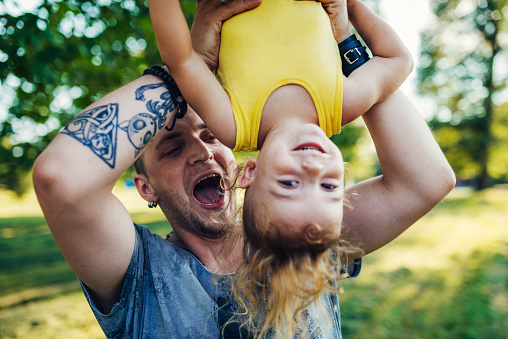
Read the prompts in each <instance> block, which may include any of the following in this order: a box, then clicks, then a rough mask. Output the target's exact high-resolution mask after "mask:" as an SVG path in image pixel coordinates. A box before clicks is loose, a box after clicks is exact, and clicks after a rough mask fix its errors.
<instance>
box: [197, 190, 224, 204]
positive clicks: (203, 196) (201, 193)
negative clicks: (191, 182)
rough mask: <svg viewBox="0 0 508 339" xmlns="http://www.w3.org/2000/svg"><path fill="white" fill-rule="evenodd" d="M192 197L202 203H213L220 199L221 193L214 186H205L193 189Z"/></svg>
mask: <svg viewBox="0 0 508 339" xmlns="http://www.w3.org/2000/svg"><path fill="white" fill-rule="evenodd" d="M194 197H195V198H196V199H197V200H198V201H199V202H200V203H202V204H205V205H214V204H216V203H218V202H219V201H220V199H221V195H220V193H219V191H218V190H217V187H214V186H205V187H202V188H200V189H196V190H195V191H194Z"/></svg>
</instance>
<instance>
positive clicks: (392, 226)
mask: <svg viewBox="0 0 508 339" xmlns="http://www.w3.org/2000/svg"><path fill="white" fill-rule="evenodd" d="M363 119H364V121H365V123H366V125H367V128H368V129H369V132H370V134H371V136H372V138H373V141H374V144H375V146H376V151H377V154H378V158H379V163H380V165H381V169H382V172H383V175H382V176H379V177H376V178H372V179H369V180H366V181H363V182H360V183H358V184H356V185H354V186H353V187H351V188H350V189H348V190H347V193H354V196H352V197H351V198H350V199H351V203H352V206H353V208H352V209H351V210H348V209H347V208H346V209H345V210H344V223H345V226H344V227H345V228H344V235H345V237H346V239H347V240H349V241H350V242H352V243H353V244H354V245H357V246H359V247H360V248H361V249H362V250H363V251H364V252H365V254H367V253H370V252H372V251H374V250H376V249H378V248H380V247H382V246H384V245H386V244H387V243H389V242H390V241H392V240H393V239H395V238H396V237H398V236H399V235H400V234H401V233H402V232H404V231H405V230H406V229H407V228H408V227H410V226H411V225H412V224H413V223H415V222H416V221H417V220H418V219H420V218H421V217H422V216H424V215H425V214H426V213H428V212H429V211H430V210H431V209H432V208H434V206H436V205H437V204H438V203H439V202H440V201H441V200H442V199H443V198H444V197H445V196H446V195H447V194H448V193H449V192H450V191H451V190H452V188H453V187H454V185H455V175H454V173H453V171H452V169H451V167H450V165H449V164H448V161H447V160H446V158H445V157H444V155H443V153H442V152H441V149H440V148H439V146H438V144H437V143H436V141H435V140H434V138H433V136H432V134H431V132H430V130H429V128H428V127H427V125H426V123H425V121H424V120H423V118H422V117H421V116H420V114H419V113H418V112H417V110H416V109H415V107H414V106H413V104H412V103H411V102H410V101H409V100H408V99H407V98H406V96H405V95H404V94H403V93H402V92H401V91H397V92H395V93H394V94H393V95H392V96H391V97H389V98H388V99H387V100H385V101H383V102H381V103H379V104H377V105H375V106H373V107H372V108H371V109H370V110H369V111H368V112H367V113H365V114H364V115H363Z"/></svg>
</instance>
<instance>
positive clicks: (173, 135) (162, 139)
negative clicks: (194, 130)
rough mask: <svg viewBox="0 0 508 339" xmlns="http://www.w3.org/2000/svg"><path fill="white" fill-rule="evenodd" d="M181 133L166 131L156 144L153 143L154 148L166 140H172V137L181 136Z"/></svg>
mask: <svg viewBox="0 0 508 339" xmlns="http://www.w3.org/2000/svg"><path fill="white" fill-rule="evenodd" d="M182 135H183V133H182V132H176V133H167V134H166V135H164V136H163V137H162V138H161V139H160V140H159V141H158V142H157V145H155V150H156V151H157V149H158V148H159V147H160V146H161V145H162V144H164V143H165V142H166V141H171V140H174V139H178V138H180V137H181V136H182Z"/></svg>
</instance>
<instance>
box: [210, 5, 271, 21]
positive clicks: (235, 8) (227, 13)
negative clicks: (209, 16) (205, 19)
mask: <svg viewBox="0 0 508 339" xmlns="http://www.w3.org/2000/svg"><path fill="white" fill-rule="evenodd" d="M211 1H216V2H217V3H219V4H220V2H219V0H211ZM260 3H261V0H233V1H229V0H228V2H227V3H226V4H225V5H221V6H220V7H219V8H217V10H216V11H217V16H218V19H219V20H221V21H226V20H227V19H229V18H231V17H232V16H234V15H236V14H239V13H242V12H245V11H247V10H249V9H253V8H255V7H257V6H259V4H260Z"/></svg>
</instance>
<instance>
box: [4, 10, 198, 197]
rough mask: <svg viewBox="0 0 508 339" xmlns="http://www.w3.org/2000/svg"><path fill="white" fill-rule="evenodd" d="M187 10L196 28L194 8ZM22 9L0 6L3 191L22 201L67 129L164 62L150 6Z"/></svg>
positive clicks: (189, 19) (190, 20)
mask: <svg viewBox="0 0 508 339" xmlns="http://www.w3.org/2000/svg"><path fill="white" fill-rule="evenodd" d="M182 4H183V8H184V11H185V13H186V17H187V19H188V21H189V22H192V18H193V13H194V11H195V7H196V5H195V2H194V1H191V0H182ZM16 6H17V4H16V2H15V1H13V0H3V1H2V2H1V3H0V13H1V15H2V16H1V18H0V41H1V45H0V85H1V91H2V92H1V96H0V98H1V101H2V105H3V106H4V107H3V108H4V110H3V112H2V111H1V110H0V156H1V164H0V188H6V189H10V190H13V191H15V192H17V193H18V194H20V193H22V192H23V191H24V189H25V188H26V182H25V181H24V180H23V178H25V177H26V175H25V174H26V173H28V172H29V171H30V169H31V167H32V165H33V161H34V160H35V158H36V157H37V156H38V154H39V153H40V152H41V151H42V150H43V149H44V148H45V147H46V146H47V144H48V143H49V141H50V140H51V139H52V138H53V137H54V136H55V135H56V133H57V132H58V130H59V129H60V128H61V127H62V126H64V125H65V124H67V123H68V122H69V121H70V120H71V119H72V118H73V117H74V116H75V115H76V114H77V113H78V112H79V111H81V110H82V109H84V108H85V107H86V106H88V105H89V104H90V103H92V102H93V101H95V100H96V99H98V98H100V97H101V96H103V95H105V94H107V93H109V92H111V91H112V90H114V89H115V88H117V87H119V86H121V85H122V84H125V83H127V82H129V81H131V80H133V79H135V78H137V77H139V76H140V74H141V73H142V71H143V70H144V69H145V68H146V67H148V66H151V65H155V64H161V60H160V57H159V54H158V50H157V46H156V43H155V38H154V35H153V32H152V27H151V23H150V18H149V15H148V8H147V1H143V0H93V1H80V0H70V1H62V0H43V1H41V2H40V5H39V6H37V8H35V9H34V10H33V11H31V12H23V11H19V10H17V9H16ZM1 108H2V107H1V106H0V109H1ZM2 113H3V114H2Z"/></svg>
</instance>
